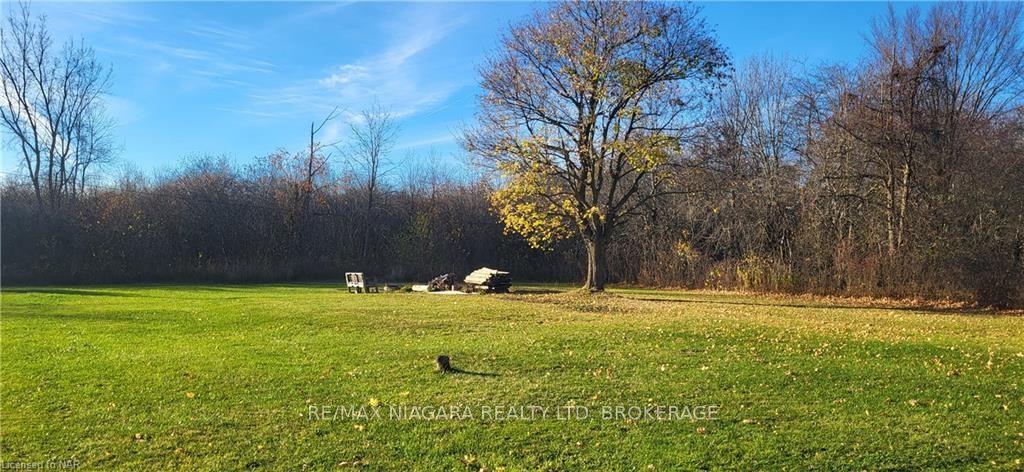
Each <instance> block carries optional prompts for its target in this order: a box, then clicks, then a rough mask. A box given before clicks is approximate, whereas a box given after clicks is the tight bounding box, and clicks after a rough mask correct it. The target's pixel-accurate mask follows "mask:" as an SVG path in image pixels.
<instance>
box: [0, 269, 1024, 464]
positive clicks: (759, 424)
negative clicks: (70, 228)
mask: <svg viewBox="0 0 1024 472" xmlns="http://www.w3.org/2000/svg"><path fill="white" fill-rule="evenodd" d="M2 296H3V298H2V318H0V348H2V355H0V380H2V385H0V389H2V398H0V406H2V411H0V427H2V439H0V460H2V461H4V462H5V463H12V462H40V461H46V460H66V459H71V458H73V459H75V460H78V461H79V462H80V464H81V466H80V467H81V468H82V469H83V470H89V469H94V468H123V469H133V470H167V469H204V470H242V469H271V470H300V469H336V468H348V467H356V468H364V469H367V470H582V469H592V470H679V469H762V470H774V469H790V470H805V469H812V468H814V469H868V470H879V469H890V470H891V469H900V470H907V469H958V470H962V469H1004V470H1021V469H1022V468H1024V465H1022V462H1024V318H1022V317H1021V316H1019V315H1013V314H1005V313H1004V314H998V313H958V312H956V311H925V310H914V309H897V308H865V307H857V306H851V305H850V304H847V305H841V306H829V305H826V304H824V303H823V302H815V301H810V300H808V299H798V298H781V297H767V296H751V295H737V294H716V293H704V292H682V291H678V292H675V291H650V290H614V291H612V292H611V294H609V295H603V296H594V297H587V296H580V295H573V294H550V293H549V294H518V295H517V294H513V295H473V296H442V295H428V294H413V293H395V294H365V295H355V294H349V293H347V292H345V291H339V290H338V289H337V287H336V286H331V285H250V286H222V285H180V286H178V285H175V286H166V285H161V286H119V287H75V288H52V287H49V288H9V289H4V290H3V292H2ZM442 353H444V354H448V355H449V356H451V359H452V363H453V365H454V367H456V368H458V369H461V370H462V371H464V372H456V373H451V374H446V375H441V374H437V373H435V372H434V371H433V362H434V358H435V356H437V355H438V354H442ZM368 405H377V406H378V407H379V408H382V411H384V418H381V419H370V420H364V419H359V418H357V419H351V418H345V417H343V416H339V417H336V418H334V419H331V418H318V417H315V416H313V415H311V414H310V408H311V406H312V407H314V408H317V411H318V412H322V411H323V407H324V406H328V407H330V406H336V407H340V406H368ZM431 405H434V406H437V405H462V406H465V407H467V408H471V409H473V412H480V411H482V409H483V408H484V407H485V406H494V407H499V406H505V407H507V406H515V405H537V406H547V407H552V408H554V407H559V406H563V407H564V406H566V405H570V406H572V405H575V406H587V407H588V408H589V411H590V414H591V417H590V418H588V419H573V420H563V419H557V418H547V419H534V420H525V419H505V420H503V421H498V420H494V419H483V418H479V417H477V418H473V419H462V420H453V419H447V420H445V419H434V420H420V419H406V420H391V419H388V418H387V411H388V409H389V408H391V407H396V406H404V407H411V406H431ZM615 405H624V406H634V405H639V406H646V405H677V406H699V405H716V406H717V407H718V408H719V409H718V412H717V416H716V418H715V419H713V420H693V421H689V420H677V419H673V420H665V421H657V420H645V419H640V420H632V419H621V418H620V419H612V420H604V419H601V418H600V414H601V410H600V408H601V407H603V406H615ZM552 414H553V413H552Z"/></svg>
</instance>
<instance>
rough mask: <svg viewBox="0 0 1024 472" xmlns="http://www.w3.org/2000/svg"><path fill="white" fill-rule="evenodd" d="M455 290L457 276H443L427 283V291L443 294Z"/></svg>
mask: <svg viewBox="0 0 1024 472" xmlns="http://www.w3.org/2000/svg"><path fill="white" fill-rule="evenodd" d="M446 290H455V274H441V275H439V276H437V277H434V278H433V279H430V282H427V291H430V292H442V291H446Z"/></svg>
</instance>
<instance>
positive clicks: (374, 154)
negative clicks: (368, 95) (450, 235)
mask: <svg viewBox="0 0 1024 472" xmlns="http://www.w3.org/2000/svg"><path fill="white" fill-rule="evenodd" d="M350 129H351V133H352V138H351V156H352V161H353V163H354V164H355V166H356V167H357V169H356V171H357V173H358V174H359V178H360V179H361V180H362V191H363V193H364V203H365V206H364V207H363V210H364V212H363V245H362V251H361V254H362V258H363V262H364V263H365V262H367V257H368V254H369V250H370V240H371V238H372V237H373V235H374V228H375V224H374V221H375V214H374V213H375V209H376V206H377V204H378V201H377V200H378V196H379V194H380V191H381V183H382V179H383V178H384V177H386V176H387V174H388V173H390V172H391V171H392V170H393V169H394V165H393V163H392V162H391V161H390V159H389V158H390V154H391V150H392V149H393V148H394V145H395V140H396V139H397V138H398V132H399V127H398V123H397V122H395V120H394V118H393V117H392V116H391V112H390V111H389V110H387V109H385V108H384V107H382V106H381V105H380V104H379V103H376V102H375V103H374V104H373V105H372V106H371V107H370V108H367V109H366V110H363V111H362V112H361V113H360V114H359V116H358V118H357V119H356V120H355V121H353V123H352V124H351V126H350Z"/></svg>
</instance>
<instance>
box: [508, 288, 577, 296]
mask: <svg viewBox="0 0 1024 472" xmlns="http://www.w3.org/2000/svg"><path fill="white" fill-rule="evenodd" d="M562 292H564V290H555V289H550V288H540V287H522V288H513V289H512V291H511V292H509V295H550V294H553V293H562Z"/></svg>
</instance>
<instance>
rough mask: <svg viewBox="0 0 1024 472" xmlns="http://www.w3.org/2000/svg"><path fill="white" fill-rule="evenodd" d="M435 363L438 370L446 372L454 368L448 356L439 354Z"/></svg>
mask: <svg viewBox="0 0 1024 472" xmlns="http://www.w3.org/2000/svg"><path fill="white" fill-rule="evenodd" d="M434 364H436V367H437V371H438V372H442V373H444V372H451V370H452V364H451V360H450V359H448V356H443V355H442V356H437V359H434Z"/></svg>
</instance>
